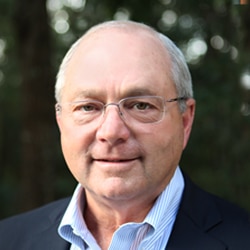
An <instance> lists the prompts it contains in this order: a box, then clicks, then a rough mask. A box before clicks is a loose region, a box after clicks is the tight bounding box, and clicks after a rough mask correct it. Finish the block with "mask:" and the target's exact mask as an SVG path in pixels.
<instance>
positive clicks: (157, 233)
mask: <svg viewBox="0 0 250 250" xmlns="http://www.w3.org/2000/svg"><path fill="white" fill-rule="evenodd" d="M183 189H184V179H183V176H182V173H181V171H180V168H179V167H178V168H177V169H176V171H175V174H174V176H173V178H172V179H171V181H170V183H169V184H168V185H167V187H166V188H165V189H164V191H163V192H162V193H161V194H160V195H159V197H158V198H157V200H156V201H155V203H154V206H153V207H152V208H151V210H150V211H149V213H148V214H147V216H146V217H145V219H144V221H143V222H141V223H134V222H129V223H126V224H123V225H122V226H120V227H119V228H118V229H117V230H116V231H115V232H114V234H113V237H112V241H111V243H110V246H109V250H117V249H119V250H128V249H130V250H143V249H147V250H151V249H152V250H162V249H165V248H166V245H167V242H168V239H169V236H170V234H171V231H172V228H173V224H174V221H175V218H176V214H177V212H178V208H179V205H180V201H181V196H182V193H183ZM84 195H85V194H84V189H83V187H82V186H81V185H80V184H78V186H77V188H76V190H75V192H74V194H73V197H72V199H71V201H70V203H69V206H68V208H67V210H66V212H65V214H64V216H63V218H62V221H61V223H60V226H59V228H58V232H59V235H60V236H61V237H62V238H63V239H65V240H66V241H68V242H70V243H71V248H70V249H71V250H79V249H81V250H101V248H100V246H99V245H98V244H97V242H96V240H95V239H94V237H93V235H92V234H91V232H90V231H89V230H88V228H87V226H86V223H85V221H84V218H83V213H82V211H83V208H84V202H85V198H84Z"/></svg>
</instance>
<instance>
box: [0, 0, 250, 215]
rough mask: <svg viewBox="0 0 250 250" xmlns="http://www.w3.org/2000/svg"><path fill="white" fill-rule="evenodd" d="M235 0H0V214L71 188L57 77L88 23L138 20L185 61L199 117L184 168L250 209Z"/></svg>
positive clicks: (248, 79)
mask: <svg viewBox="0 0 250 250" xmlns="http://www.w3.org/2000/svg"><path fill="white" fill-rule="evenodd" d="M234 2H235V1H233V0H189V1H186V0H144V1H142V0H126V1H125V0H120V1H117V0H101V1H100V0H99V1H98V0H47V1H46V0H36V1H32V0H22V1H20V0H0V200H1V206H0V218H3V217H6V216H9V215H12V214H15V213H19V212H22V211H25V210H28V209H31V208H34V207H37V206H40V205H42V204H44V203H47V202H49V201H52V200H55V199H58V198H60V197H64V196H67V195H70V194H71V193H72V192H73V189H74V187H75V185H76V182H75V180H74V178H73V177H72V176H71V174H70V172H69V171H68V169H67V166H66V164H65V162H64V160H63V157H62V154H61V149H60V142H59V139H60V138H59V132H58V129H57V126H56V123H55V118H54V104H55V101H54V96H53V95H54V83H55V75H56V72H57V69H58V66H59V64H60V61H61V59H62V57H63V56H64V54H65V52H66V51H67V50H68V48H69V46H70V45H71V44H72V42H74V41H75V40H76V39H77V38H78V37H79V36H81V35H82V34H83V33H84V32H85V31H86V30H87V29H88V28H89V27H91V26H92V25H94V24H96V23H99V22H102V21H105V20H111V19H131V20H135V21H140V22H144V23H146V24H149V25H150V26H153V27H155V29H157V30H159V31H161V32H163V33H165V34H166V35H168V36H169V37H170V38H171V39H172V40H173V41H174V42H175V43H176V44H177V45H178V46H179V47H180V48H181V50H182V51H183V53H184V55H185V57H186V59H187V62H188V64H189V67H190V70H191V73H192V77H193V85H194V91H195V98H196V100H197V111H196V119H195V123H194V128H193V132H192V135H191V139H190V142H189V145H188V147H187V149H186V150H185V152H184V155H183V158H182V161H181V166H182V168H183V169H184V171H185V172H187V173H188V174H189V175H190V176H191V178H192V179H193V180H194V181H195V182H196V183H198V184H199V185H200V186H201V187H203V188H204V189H206V190H208V191H210V192H212V193H215V194H217V195H219V196H221V197H224V198H226V199H228V200H230V201H232V202H235V203H237V204H239V205H240V206H242V207H244V208H246V209H248V210H249V211H250V8H249V5H237V4H234Z"/></svg>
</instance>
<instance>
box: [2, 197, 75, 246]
mask: <svg viewBox="0 0 250 250" xmlns="http://www.w3.org/2000/svg"><path fill="white" fill-rule="evenodd" d="M69 201H70V198H65V199H61V200H58V201H55V202H52V203H49V204H47V205H45V206H42V207H39V208H37V209H34V210H31V211H29V212H25V213H22V214H19V215H15V216H12V217H9V218H6V219H4V220H2V221H0V235H1V241H0V249H3V248H4V247H7V246H8V247H7V248H4V249H14V248H11V247H9V246H10V245H13V247H15V246H18V245H19V244H21V245H22V246H21V245H20V246H21V247H20V248H19V249H26V248H27V249H30V247H26V248H25V247H24V246H23V245H24V244H31V242H32V238H35V237H37V236H38V235H40V236H41V235H43V234H44V233H45V232H47V233H49V232H53V233H52V234H53V235H51V237H57V236H56V233H55V232H54V231H56V229H57V227H58V225H59V223H60V221H61V218H62V216H63V214H64V212H65V210H66V208H67V206H68V203H69ZM52 229H53V230H52ZM54 229H55V230H54ZM2 247H3V248H2Z"/></svg>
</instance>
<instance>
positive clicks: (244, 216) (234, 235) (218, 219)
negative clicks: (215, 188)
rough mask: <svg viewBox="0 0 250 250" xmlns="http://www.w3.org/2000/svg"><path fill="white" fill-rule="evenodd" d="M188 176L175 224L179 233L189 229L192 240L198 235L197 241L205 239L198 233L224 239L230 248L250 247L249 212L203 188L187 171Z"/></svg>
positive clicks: (205, 237)
mask: <svg viewBox="0 0 250 250" xmlns="http://www.w3.org/2000/svg"><path fill="white" fill-rule="evenodd" d="M184 179H185V189H184V192H183V197H182V201H181V204H180V208H179V212H178V214H177V218H176V223H175V226H174V231H175V232H176V235H180V234H181V233H184V231H186V232H187V231H188V233H187V234H186V236H187V237H186V238H185V239H186V240H187V241H188V240H189V239H190V238H193V237H195V235H196V238H197V239H196V243H197V245H198V244H199V243H201V240H200V242H199V239H198V236H197V235H200V239H201V238H202V241H203V242H205V241H206V242H207V244H209V243H210V242H213V244H214V243H215V242H216V243H217V242H220V243H221V244H222V245H225V246H227V247H229V248H230V249H242V250H243V249H249V247H250V216H249V213H248V212H246V211H245V210H243V209H242V208H240V207H238V206H236V205H234V204H232V203H230V202H228V201H226V200H224V199H222V198H220V197H218V196H215V195H213V194H210V193H208V192H206V191H204V190H202V189H201V188H199V187H197V186H196V185H195V184H194V183H193V182H192V181H191V180H189V178H187V177H186V176H185V175H184ZM190 244H191V243H190ZM214 246H215V245H214ZM194 249H196V248H194ZM214 249H216V248H214Z"/></svg>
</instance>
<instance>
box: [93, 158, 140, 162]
mask: <svg viewBox="0 0 250 250" xmlns="http://www.w3.org/2000/svg"><path fill="white" fill-rule="evenodd" d="M138 159H139V157H137V158H129V159H93V160H94V161H98V162H110V163H113V162H114V163H116V162H131V161H135V160H138Z"/></svg>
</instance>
